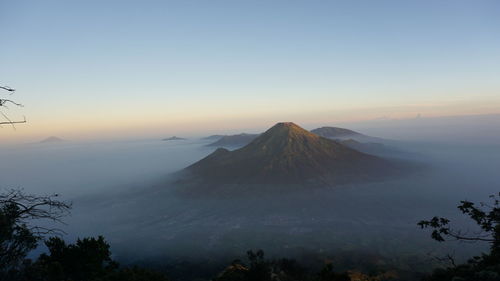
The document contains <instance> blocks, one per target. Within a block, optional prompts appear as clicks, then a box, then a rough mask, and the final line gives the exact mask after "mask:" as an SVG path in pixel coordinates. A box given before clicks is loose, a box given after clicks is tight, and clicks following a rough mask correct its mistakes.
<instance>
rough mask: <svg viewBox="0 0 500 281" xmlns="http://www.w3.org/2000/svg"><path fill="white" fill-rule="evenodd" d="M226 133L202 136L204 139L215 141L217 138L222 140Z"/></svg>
mask: <svg viewBox="0 0 500 281" xmlns="http://www.w3.org/2000/svg"><path fill="white" fill-rule="evenodd" d="M225 136H226V135H211V136H208V137H204V138H202V140H211V141H215V140H220V139H221V138H223V137H225Z"/></svg>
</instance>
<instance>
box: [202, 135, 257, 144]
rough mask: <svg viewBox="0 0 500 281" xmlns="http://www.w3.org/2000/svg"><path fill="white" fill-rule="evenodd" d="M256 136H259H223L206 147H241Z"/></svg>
mask: <svg viewBox="0 0 500 281" xmlns="http://www.w3.org/2000/svg"><path fill="white" fill-rule="evenodd" d="M258 136H259V135H258V134H239V135H229V136H223V137H221V138H220V139H219V140H217V141H216V142H213V143H211V144H208V146H216V147H235V146H243V145H247V144H249V143H250V142H251V141H253V140H254V139H255V138H256V137H258Z"/></svg>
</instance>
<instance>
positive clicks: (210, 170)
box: [186, 122, 393, 185]
mask: <svg viewBox="0 0 500 281" xmlns="http://www.w3.org/2000/svg"><path fill="white" fill-rule="evenodd" d="M392 168H393V165H392V164H391V163H390V162H389V161H387V160H384V159H382V158H378V157H376V156H372V155H368V154H365V153H362V152H358V151H356V150H353V149H351V148H349V147H347V146H345V145H343V144H341V143H339V142H336V141H333V140H330V139H327V138H324V137H321V136H318V135H316V134H313V133H311V132H309V131H307V130H305V129H303V128H301V127H299V126H297V125H296V124H294V123H292V122H283V123H277V124H276V125H274V126H273V127H271V128H270V129H268V130H267V131H266V132H264V133H263V134H261V135H260V136H258V137H257V138H256V139H254V140H253V141H252V142H251V143H249V144H248V145H246V146H244V147H242V148H240V149H237V150H234V151H229V150H226V149H223V148H219V149H217V150H216V151H215V152H213V153H212V154H210V155H208V156H207V157H205V158H203V159H202V160H200V161H198V162H196V163H194V164H193V165H191V166H189V167H187V168H186V171H188V172H189V173H191V174H192V175H193V176H195V177H197V178H199V179H201V180H202V181H203V182H209V183H221V184H239V183H245V184H246V183H250V184H261V183H262V184H304V183H316V184H327V185H335V184H340V183H346V182H357V181H365V180H368V179H374V178H380V177H381V176H382V175H384V174H387V172H388V171H390V170H391V169H392Z"/></svg>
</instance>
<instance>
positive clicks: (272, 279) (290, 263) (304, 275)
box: [214, 250, 351, 281]
mask: <svg viewBox="0 0 500 281" xmlns="http://www.w3.org/2000/svg"><path fill="white" fill-rule="evenodd" d="M247 259H248V265H246V264H245V263H243V262H241V261H240V260H235V261H233V263H232V264H231V265H230V266H228V267H227V268H226V269H225V270H224V271H223V272H222V273H221V274H219V276H218V277H217V278H215V279H214V281H306V280H315V281H350V280H351V279H350V277H349V276H348V274H347V273H336V272H335V271H334V270H333V266H332V265H331V264H327V265H326V266H325V267H324V268H323V269H322V270H321V271H320V272H319V273H318V274H311V273H309V272H307V270H306V269H305V268H303V267H302V266H301V265H299V263H297V261H295V260H291V259H279V260H266V259H265V258H264V252H263V251H262V250H258V251H256V252H253V251H248V252H247Z"/></svg>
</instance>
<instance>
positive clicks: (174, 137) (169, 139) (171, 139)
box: [162, 136, 185, 141]
mask: <svg viewBox="0 0 500 281" xmlns="http://www.w3.org/2000/svg"><path fill="white" fill-rule="evenodd" d="M162 140H163V141H173V140H185V138H179V137H176V136H173V137H170V138H166V139H162Z"/></svg>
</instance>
